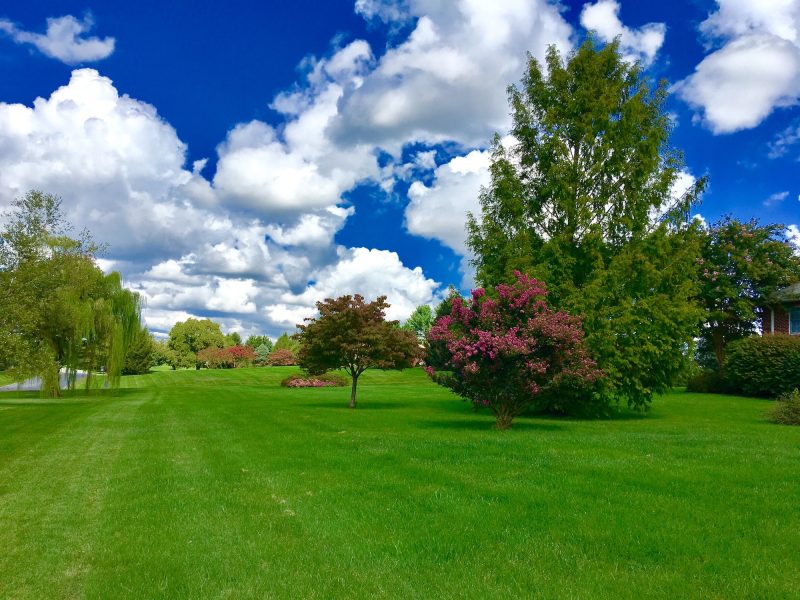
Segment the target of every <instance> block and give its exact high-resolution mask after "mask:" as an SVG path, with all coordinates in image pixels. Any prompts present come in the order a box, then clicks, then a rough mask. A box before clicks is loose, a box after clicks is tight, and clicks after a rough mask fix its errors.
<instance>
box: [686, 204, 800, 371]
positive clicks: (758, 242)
mask: <svg viewBox="0 0 800 600" xmlns="http://www.w3.org/2000/svg"><path fill="white" fill-rule="evenodd" d="M698 264H699V266H700V269H701V273H700V287H699V290H698V300H699V302H700V304H701V306H702V307H703V310H704V326H703V328H702V329H701V334H700V335H701V342H702V343H701V350H706V351H707V352H708V353H710V354H711V355H712V356H713V357H714V361H715V363H716V367H717V368H718V369H721V368H722V366H723V363H724V359H725V347H726V346H727V345H728V344H729V343H730V342H732V341H734V340H737V339H741V338H744V337H747V336H750V335H752V334H753V333H755V332H756V321H757V318H758V316H759V313H758V309H759V308H763V307H764V306H765V305H766V304H767V303H768V301H769V299H770V297H771V296H772V295H773V294H774V293H775V292H776V291H777V290H779V289H780V288H782V287H784V286H787V285H789V284H791V283H793V282H795V281H798V280H800V257H798V256H795V254H794V249H793V247H792V245H791V243H790V242H789V241H788V239H787V238H786V228H785V227H784V226H783V225H759V224H758V221H756V220H751V221H748V222H746V223H742V222H740V221H737V220H736V219H733V218H731V217H725V218H724V219H722V220H721V221H719V222H717V223H715V224H714V225H712V226H711V227H709V228H708V230H706V231H705V232H704V233H703V236H702V246H701V254H700V258H699V259H698Z"/></svg>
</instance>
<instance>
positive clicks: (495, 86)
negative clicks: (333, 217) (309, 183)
mask: <svg viewBox="0 0 800 600" xmlns="http://www.w3.org/2000/svg"><path fill="white" fill-rule="evenodd" d="M357 8H358V10H360V12H361V13H362V14H365V15H367V16H378V17H379V18H381V19H383V20H386V21H389V20H394V21H397V20H402V21H406V20H409V19H411V18H416V24H415V26H414V28H413V31H412V32H411V34H410V35H409V37H408V39H406V40H405V41H403V42H402V43H400V44H399V45H397V46H396V47H392V48H390V49H389V50H387V51H386V53H385V54H384V55H383V56H381V57H380V59H379V60H378V62H377V65H376V66H375V68H374V69H373V70H372V71H370V72H369V73H368V74H366V75H365V76H364V79H363V84H362V85H361V86H359V87H358V88H356V89H353V90H351V91H350V92H349V93H347V94H345V95H344V96H343V97H342V99H341V101H340V110H341V115H340V117H339V118H337V119H336V120H334V121H333V122H332V124H331V128H332V132H333V133H334V137H335V139H337V140H340V141H348V142H352V141H353V140H356V141H359V142H369V143H372V144H375V145H377V146H380V147H382V148H384V149H387V150H388V151H390V152H392V153H393V154H397V153H398V152H399V148H400V146H401V145H402V144H404V143H408V142H409V141H419V142H428V143H438V142H441V141H445V140H448V141H455V142H458V143H461V144H463V145H465V146H468V147H469V146H472V147H474V146H480V145H482V144H485V143H486V142H487V141H488V139H489V138H490V137H491V135H492V134H493V133H494V132H496V131H501V132H505V131H506V130H507V128H508V126H509V124H510V120H509V116H508V101H507V98H506V87H507V86H508V85H509V84H511V83H515V82H516V81H518V80H519V78H520V77H521V75H522V71H523V66H524V61H525V53H526V52H527V51H531V52H532V53H533V55H534V56H536V57H538V58H542V57H543V56H544V54H545V50H546V48H547V46H548V45H549V44H555V45H556V46H557V47H558V48H560V49H561V50H562V51H564V50H568V49H569V48H570V47H571V46H570V42H569V37H570V34H571V28H570V26H569V25H568V24H567V23H566V22H565V21H564V19H563V18H562V16H561V14H560V10H559V8H558V7H557V6H555V5H553V4H550V3H548V2H546V1H545V0H511V1H508V2H482V1H476V0H457V1H453V2H439V1H436V0H416V1H412V2H409V3H404V2H386V1H383V2H381V1H375V0H373V1H365V2H360V3H359V4H358V5H357Z"/></svg>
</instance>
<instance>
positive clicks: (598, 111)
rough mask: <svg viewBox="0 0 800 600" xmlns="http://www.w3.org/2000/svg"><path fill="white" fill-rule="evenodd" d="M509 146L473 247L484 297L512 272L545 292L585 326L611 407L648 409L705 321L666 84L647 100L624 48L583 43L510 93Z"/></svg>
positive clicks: (696, 189) (485, 198) (552, 58)
mask: <svg viewBox="0 0 800 600" xmlns="http://www.w3.org/2000/svg"><path fill="white" fill-rule="evenodd" d="M509 98H510V104H511V112H512V119H513V127H512V130H511V134H512V139H513V140H514V141H513V142H512V143H510V144H509V143H506V144H505V145H504V144H503V143H501V140H500V139H499V137H498V138H496V139H495V143H494V147H493V160H492V165H491V184H490V186H489V187H488V188H487V189H485V190H484V191H483V193H482V195H481V198H480V202H481V214H480V215H475V216H472V217H471V218H470V221H469V223H468V243H469V246H470V248H471V249H472V251H473V252H474V255H475V260H474V264H475V266H476V270H477V280H478V281H479V282H480V283H481V284H482V285H484V286H486V287H488V286H495V285H497V284H499V283H501V282H510V281H513V273H514V271H515V270H520V271H522V272H527V273H529V274H531V275H533V276H535V277H537V278H538V279H540V280H543V281H545V282H547V286H548V289H549V290H550V293H549V301H550V302H551V303H552V305H553V307H554V308H555V309H557V310H561V311H566V312H568V313H570V314H574V315H576V316H579V317H580V318H581V319H582V322H583V328H584V331H585V333H586V342H587V345H588V347H589V349H590V351H591V353H592V354H593V356H594V357H595V359H596V360H597V362H598V364H599V366H600V367H601V368H602V369H603V371H604V372H605V373H606V375H607V377H606V379H605V381H607V382H608V383H607V388H606V390H605V394H606V396H607V397H608V398H609V399H623V398H624V399H625V400H627V401H628V403H629V404H631V405H633V406H637V407H643V406H646V405H647V403H648V402H649V400H650V398H651V396H652V394H653V392H658V391H662V390H664V389H666V388H667V387H668V386H669V385H670V384H671V383H672V379H673V377H675V376H676V375H677V374H678V373H680V372H681V370H682V368H683V365H684V363H685V360H686V356H685V355H686V350H687V346H688V344H689V342H690V340H691V339H692V336H693V335H694V333H695V332H696V329H697V326H698V324H699V321H700V315H699V310H698V309H697V307H696V305H695V304H694V303H693V296H694V294H695V291H696V290H695V273H696V260H695V259H696V257H697V253H698V251H699V233H698V227H697V226H696V225H693V224H689V223H686V222H685V217H686V215H687V212H688V208H689V207H690V206H691V204H692V203H693V202H694V201H695V199H696V198H697V196H698V194H699V193H700V192H701V191H702V189H703V185H704V181H703V180H700V181H698V182H696V183H694V184H693V185H691V186H689V187H688V189H685V190H680V192H679V193H677V194H676V191H675V189H674V188H675V185H676V182H677V181H678V179H679V173H680V171H681V169H682V166H683V163H682V157H681V154H680V153H679V152H677V151H676V150H674V149H672V148H671V147H670V146H669V143H668V138H669V133H670V129H671V125H670V121H669V117H668V115H667V113H666V111H665V109H664V100H665V98H666V84H665V83H663V82H662V83H659V84H658V85H656V86H655V87H651V85H650V84H649V83H648V81H647V80H646V78H645V77H644V76H643V74H642V72H641V69H640V67H639V66H638V65H636V64H633V65H632V64H629V63H627V62H626V61H625V60H623V58H622V56H621V55H620V52H619V47H618V44H617V43H612V44H608V45H607V46H605V47H603V48H601V49H598V47H596V45H595V43H594V42H593V41H592V40H591V39H589V40H587V41H586V42H585V43H584V44H583V45H581V46H580V47H579V48H578V49H577V50H576V51H575V52H573V53H572V54H571V55H570V56H569V57H568V58H567V59H563V58H562V57H561V56H560V55H559V53H558V52H557V51H556V50H555V49H554V48H551V49H550V50H549V51H548V54H547V59H546V65H545V67H543V66H542V65H540V64H539V63H538V62H537V61H536V60H534V59H533V58H530V57H529V60H528V69H527V72H526V75H525V77H524V78H523V80H522V85H521V86H520V87H511V88H510V89H509Z"/></svg>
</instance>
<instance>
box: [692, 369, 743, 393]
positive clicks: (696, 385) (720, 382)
mask: <svg viewBox="0 0 800 600" xmlns="http://www.w3.org/2000/svg"><path fill="white" fill-rule="evenodd" d="M686 391H687V392H696V393H700V394H728V393H731V392H733V391H735V390H733V389H732V386H731V385H730V384H729V383H728V382H727V381H726V380H725V378H724V377H723V376H722V375H721V374H720V372H719V371H717V370H716V369H701V370H700V371H699V372H698V373H696V374H695V375H692V376H691V377H689V379H688V380H687V381H686Z"/></svg>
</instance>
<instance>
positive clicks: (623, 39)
mask: <svg viewBox="0 0 800 600" xmlns="http://www.w3.org/2000/svg"><path fill="white" fill-rule="evenodd" d="M619 9H620V5H619V2H617V0H597V2H595V3H594V4H585V5H584V6H583V10H582V11H581V25H582V26H583V27H584V28H586V29H588V30H590V31H594V32H595V33H596V34H597V36H598V38H600V39H601V40H602V41H604V42H606V43H608V42H611V41H613V40H614V39H615V38H619V42H620V50H621V51H622V53H623V54H624V56H625V58H626V60H628V61H630V62H633V61H636V60H639V61H641V62H642V64H644V65H645V66H647V65H649V64H650V63H652V62H653V59H654V58H655V56H656V53H658V51H659V49H660V48H661V46H662V45H663V43H664V35H665V33H666V30H667V27H666V25H665V24H664V23H648V24H647V25H643V26H642V27H640V28H639V29H631V28H630V27H626V26H625V25H623V24H622V21H620V18H619Z"/></svg>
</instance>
